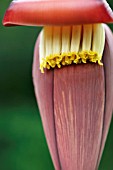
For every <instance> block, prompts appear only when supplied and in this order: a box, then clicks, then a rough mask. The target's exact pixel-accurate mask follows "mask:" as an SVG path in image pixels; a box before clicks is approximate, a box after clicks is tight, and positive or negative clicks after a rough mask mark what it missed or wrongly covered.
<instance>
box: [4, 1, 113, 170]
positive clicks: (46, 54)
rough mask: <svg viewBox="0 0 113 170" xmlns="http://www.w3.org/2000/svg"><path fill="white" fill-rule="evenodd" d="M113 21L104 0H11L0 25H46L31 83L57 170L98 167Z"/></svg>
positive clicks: (112, 87) (110, 95) (111, 89)
mask: <svg viewBox="0 0 113 170" xmlns="http://www.w3.org/2000/svg"><path fill="white" fill-rule="evenodd" d="M112 22H113V12H112V10H111V8H110V7H109V5H108V3H107V2H106V1H105V0H81V1H80V0H14V1H12V3H11V5H10V6H9V8H8V9H7V11H6V13H5V16H4V19H3V25H5V26H12V25H26V26H38V25H39V26H44V27H43V29H42V31H41V33H40V35H39V37H38V39H37V41H36V45H35V50H34V62H33V82H34V89H35V94H36V99H37V102H38V106H39V109H40V114H41V118H42V123H43V127H44V132H45V136H46V140H47V143H48V147H49V150H50V154H51V157H52V160H53V163H54V167H55V169H56V170H96V169H98V166H99V162H100V159H101V155H102V152H103V149H104V145H105V141H106V137H107V133H108V130H109V125H110V121H111V117H112V109H113V104H112V101H113V69H112V67H113V47H112V45H113V35H112V32H111V31H110V29H109V27H108V26H107V25H106V24H104V23H112Z"/></svg>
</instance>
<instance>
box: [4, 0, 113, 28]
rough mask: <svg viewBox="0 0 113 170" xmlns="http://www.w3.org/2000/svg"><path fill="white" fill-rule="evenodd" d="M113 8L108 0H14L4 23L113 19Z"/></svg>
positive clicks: (24, 23)
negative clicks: (112, 8)
mask: <svg viewBox="0 0 113 170" xmlns="http://www.w3.org/2000/svg"><path fill="white" fill-rule="evenodd" d="M111 22H113V11H112V10H111V8H110V6H109V4H108V3H107V2H106V0H81V1H80V0H14V1H12V3H11V4H10V6H9V8H8V9H7V10H6V13H5V16H4V19H3V25H4V26H11V25H27V26H38V25H41V26H43V25H72V24H89V23H111Z"/></svg>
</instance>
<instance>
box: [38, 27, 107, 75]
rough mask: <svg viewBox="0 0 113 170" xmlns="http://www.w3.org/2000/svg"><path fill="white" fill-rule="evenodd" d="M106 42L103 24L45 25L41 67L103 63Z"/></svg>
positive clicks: (42, 69) (41, 42)
mask: <svg viewBox="0 0 113 170" xmlns="http://www.w3.org/2000/svg"><path fill="white" fill-rule="evenodd" d="M104 44H105V31H104V28H103V26H102V24H94V25H83V26H72V27H71V26H67V27H66V26H65V27H50V26H49V27H45V28H44V30H43V31H42V32H41V39H40V69H41V72H42V73H44V69H50V68H55V67H58V68H61V66H65V65H70V64H72V63H75V64H80V63H87V62H93V63H98V64H99V65H102V63H101V58H102V53H103V50H104Z"/></svg>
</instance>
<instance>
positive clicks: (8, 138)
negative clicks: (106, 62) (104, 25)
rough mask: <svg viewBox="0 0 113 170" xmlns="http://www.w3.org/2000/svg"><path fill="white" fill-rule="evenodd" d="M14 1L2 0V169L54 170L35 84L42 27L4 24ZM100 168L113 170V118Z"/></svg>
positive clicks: (0, 64)
mask: <svg viewBox="0 0 113 170" xmlns="http://www.w3.org/2000/svg"><path fill="white" fill-rule="evenodd" d="M10 2H11V0H0V170H54V167H53V164H52V161H51V158H50V155H49V151H48V148H47V144H46V140H45V137H44V133H43V128H42V123H41V119H40V115H39V111H38V107H37V104H36V99H35V96H34V90H33V84H32V61H33V49H34V44H35V41H36V38H37V35H38V33H39V31H40V30H41V28H37V27H11V28H5V27H3V26H2V18H3V15H4V13H5V10H6V9H7V7H8V5H9V3H10ZM108 2H109V3H110V5H111V7H112V9H113V2H112V0H111V1H110V0H109V1H108ZM110 27H111V28H113V27H112V25H110ZM112 30H113V29H112ZM99 170H113V120H112V123H111V127H110V131H109V135H108V139H107V143H106V147H105V150H104V154H103V157H102V160H101V164H100V168H99Z"/></svg>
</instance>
